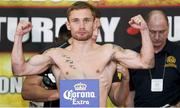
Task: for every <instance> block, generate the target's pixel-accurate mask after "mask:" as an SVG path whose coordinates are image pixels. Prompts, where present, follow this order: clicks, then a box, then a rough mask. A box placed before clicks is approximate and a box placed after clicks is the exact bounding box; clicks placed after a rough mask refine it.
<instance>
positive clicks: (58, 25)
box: [55, 18, 67, 37]
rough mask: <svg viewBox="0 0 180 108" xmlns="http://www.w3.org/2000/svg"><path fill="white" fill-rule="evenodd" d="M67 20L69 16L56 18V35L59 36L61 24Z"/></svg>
mask: <svg viewBox="0 0 180 108" xmlns="http://www.w3.org/2000/svg"><path fill="white" fill-rule="evenodd" d="M66 21H67V18H56V19H55V23H56V25H55V37H59V30H60V28H61V26H62V25H63V24H64V23H65V22H66Z"/></svg>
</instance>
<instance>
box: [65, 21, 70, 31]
mask: <svg viewBox="0 0 180 108" xmlns="http://www.w3.org/2000/svg"><path fill="white" fill-rule="evenodd" d="M66 27H67V29H68V30H71V27H70V24H69V22H68V21H67V22H66Z"/></svg>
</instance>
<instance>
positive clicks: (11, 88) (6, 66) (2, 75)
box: [0, 53, 32, 107]
mask: <svg viewBox="0 0 180 108" xmlns="http://www.w3.org/2000/svg"><path fill="white" fill-rule="evenodd" d="M25 55H26V57H27V58H28V57H30V56H32V54H31V53H30V54H25ZM22 83H23V78H22V77H14V76H13V75H12V71H11V55H10V53H0V107H27V106H29V103H28V102H27V101H24V100H23V99H22V97H21V89H22Z"/></svg>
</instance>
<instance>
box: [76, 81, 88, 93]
mask: <svg viewBox="0 0 180 108" xmlns="http://www.w3.org/2000/svg"><path fill="white" fill-rule="evenodd" d="M86 88H87V85H86V84H83V83H81V82H80V83H77V84H75V85H74V89H75V90H78V91H84V90H86Z"/></svg>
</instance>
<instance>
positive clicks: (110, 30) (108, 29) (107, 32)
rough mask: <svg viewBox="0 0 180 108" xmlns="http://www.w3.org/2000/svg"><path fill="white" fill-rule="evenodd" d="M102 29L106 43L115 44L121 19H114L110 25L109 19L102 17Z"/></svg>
mask: <svg viewBox="0 0 180 108" xmlns="http://www.w3.org/2000/svg"><path fill="white" fill-rule="evenodd" d="M100 20H101V27H102V29H103V31H104V41H105V42H114V33H115V30H116V28H117V25H118V23H119V20H120V17H112V18H111V20H110V22H109V23H108V18H104V17H102V18H101V19H100Z"/></svg>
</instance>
